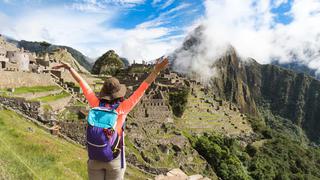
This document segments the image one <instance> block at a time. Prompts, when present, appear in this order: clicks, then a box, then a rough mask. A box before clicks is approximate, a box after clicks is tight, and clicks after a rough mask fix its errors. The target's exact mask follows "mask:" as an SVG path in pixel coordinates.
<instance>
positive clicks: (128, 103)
mask: <svg viewBox="0 0 320 180" xmlns="http://www.w3.org/2000/svg"><path fill="white" fill-rule="evenodd" d="M168 65H169V60H168V59H167V58H165V59H163V60H158V62H157V63H156V65H155V66H154V69H153V71H152V72H151V73H150V74H149V76H148V77H147V78H146V79H145V80H144V81H143V82H142V83H141V85H140V86H139V87H138V89H137V90H135V92H134V93H133V94H132V95H131V96H130V97H129V98H128V99H127V100H125V101H124V102H123V103H122V104H121V106H122V109H123V110H124V111H125V112H124V113H129V112H130V111H131V110H132V109H133V107H134V106H135V105H136V104H137V103H138V102H139V101H140V99H141V97H142V96H143V95H144V93H145V91H146V90H147V89H148V87H149V85H150V84H151V83H152V82H153V81H154V80H155V79H156V78H157V76H158V75H159V74H160V71H162V70H163V69H165V68H167V67H168Z"/></svg>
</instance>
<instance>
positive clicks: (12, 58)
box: [7, 49, 30, 71]
mask: <svg viewBox="0 0 320 180" xmlns="http://www.w3.org/2000/svg"><path fill="white" fill-rule="evenodd" d="M29 56H30V53H29V52H26V51H24V50H23V49H21V50H20V51H7V58H8V59H9V62H10V63H12V64H15V65H16V67H17V69H18V70H20V71H29V64H30V58H29Z"/></svg>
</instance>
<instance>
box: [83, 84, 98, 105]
mask: <svg viewBox="0 0 320 180" xmlns="http://www.w3.org/2000/svg"><path fill="white" fill-rule="evenodd" d="M79 84H80V87H81V89H82V92H83V94H84V96H85V97H86V99H87V101H88V102H89V105H90V107H97V106H98V105H99V99H98V98H97V96H96V95H95V93H94V92H93V90H92V89H91V88H90V86H89V85H88V83H87V82H86V81H85V80H84V79H81V81H80V82H79Z"/></svg>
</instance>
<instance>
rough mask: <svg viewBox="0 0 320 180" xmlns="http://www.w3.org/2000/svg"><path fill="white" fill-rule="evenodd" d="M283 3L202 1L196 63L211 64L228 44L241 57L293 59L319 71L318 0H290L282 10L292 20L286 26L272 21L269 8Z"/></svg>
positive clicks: (260, 60)
mask: <svg viewBox="0 0 320 180" xmlns="http://www.w3.org/2000/svg"><path fill="white" fill-rule="evenodd" d="M286 2H288V1H287V0H278V1H272V0H269V1H265V0H247V1H234V0H206V1H205V8H206V15H205V18H204V20H203V21H202V24H203V25H204V26H205V27H206V29H205V31H204V34H203V43H202V44H201V45H200V47H199V48H200V49H198V51H201V52H205V54H204V58H199V59H200V60H199V61H201V62H198V64H208V63H209V64H210V63H211V64H212V62H214V61H215V59H216V57H218V56H219V55H221V53H222V52H223V51H224V50H225V47H227V45H228V44H231V45H232V46H234V47H235V48H236V50H237V52H238V53H239V54H240V55H241V56H242V57H252V58H254V59H256V60H257V61H258V62H260V63H270V62H271V61H272V60H273V59H278V60H280V62H291V61H293V60H294V59H296V60H299V61H301V62H302V63H304V64H306V65H308V66H309V67H310V68H316V69H318V70H319V71H320V25H319V22H320V1H318V0H303V1H294V2H292V3H293V5H292V8H291V10H290V11H289V12H287V13H286V14H287V15H291V16H292V18H293V21H292V22H291V23H290V24H287V25H283V24H279V23H276V21H275V18H274V17H275V16H276V14H273V13H272V8H276V7H279V6H280V5H281V4H282V3H286ZM201 59H202V60H203V61H209V62H202V60H201ZM185 61H186V59H185ZM190 61H192V59H190ZM190 63H191V62H190ZM190 63H189V64H190ZM203 67H205V66H203ZM197 70H199V71H201V70H202V71H204V70H203V69H201V68H200V69H197Z"/></svg>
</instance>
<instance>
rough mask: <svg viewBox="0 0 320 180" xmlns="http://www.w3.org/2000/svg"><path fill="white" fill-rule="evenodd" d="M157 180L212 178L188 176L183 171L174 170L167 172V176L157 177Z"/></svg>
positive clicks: (205, 179) (201, 179) (202, 179)
mask: <svg viewBox="0 0 320 180" xmlns="http://www.w3.org/2000/svg"><path fill="white" fill-rule="evenodd" d="M216 179H218V178H216ZM155 180H210V178H207V177H204V176H202V175H200V174H195V175H191V176H188V175H187V174H186V173H184V172H183V171H182V170H181V169H172V170H170V171H169V172H167V174H166V175H163V174H161V175H158V176H157V177H155Z"/></svg>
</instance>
